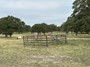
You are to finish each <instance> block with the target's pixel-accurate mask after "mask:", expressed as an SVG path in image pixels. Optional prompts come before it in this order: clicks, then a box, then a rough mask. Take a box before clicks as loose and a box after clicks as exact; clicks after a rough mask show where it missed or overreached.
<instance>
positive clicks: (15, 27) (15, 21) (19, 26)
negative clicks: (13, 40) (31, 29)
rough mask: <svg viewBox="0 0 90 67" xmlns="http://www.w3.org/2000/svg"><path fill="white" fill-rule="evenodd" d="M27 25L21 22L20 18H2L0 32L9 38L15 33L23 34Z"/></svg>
mask: <svg viewBox="0 0 90 67" xmlns="http://www.w3.org/2000/svg"><path fill="white" fill-rule="evenodd" d="M24 26H25V23H24V22H23V21H21V20H20V19H19V18H16V17H13V16H7V17H3V18H0V32H1V33H2V34H4V35H5V37H7V36H8V35H10V37H11V35H12V34H13V33H14V32H23V29H24Z"/></svg>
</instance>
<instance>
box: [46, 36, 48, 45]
mask: <svg viewBox="0 0 90 67" xmlns="http://www.w3.org/2000/svg"><path fill="white" fill-rule="evenodd" d="M46 46H47V47H48V39H47V35H46Z"/></svg>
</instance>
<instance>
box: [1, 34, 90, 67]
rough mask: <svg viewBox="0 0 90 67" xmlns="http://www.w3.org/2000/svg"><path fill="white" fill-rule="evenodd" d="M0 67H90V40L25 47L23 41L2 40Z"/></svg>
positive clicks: (74, 40) (13, 39)
mask: <svg viewBox="0 0 90 67" xmlns="http://www.w3.org/2000/svg"><path fill="white" fill-rule="evenodd" d="M15 36H17V35H15ZM0 67H90V39H89V38H86V39H68V43H67V44H60V45H49V47H45V46H27V47H24V46H23V41H22V39H20V40H17V39H16V38H15V37H13V38H0Z"/></svg>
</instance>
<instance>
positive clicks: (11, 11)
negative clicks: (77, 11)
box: [0, 0, 74, 26]
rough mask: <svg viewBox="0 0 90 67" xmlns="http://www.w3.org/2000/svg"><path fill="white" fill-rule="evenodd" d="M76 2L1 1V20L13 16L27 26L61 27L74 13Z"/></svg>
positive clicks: (62, 0) (52, 0)
mask: <svg viewBox="0 0 90 67" xmlns="http://www.w3.org/2000/svg"><path fill="white" fill-rule="evenodd" d="M73 1H74V0H0V18H1V17H6V16H8V15H12V16H15V17H18V18H20V19H21V20H22V21H24V22H25V23H26V24H29V25H31V26H32V25H34V24H36V23H47V24H56V25H58V26H60V25H61V24H62V23H63V22H65V21H66V19H67V17H68V16H70V15H71V13H72V3H73Z"/></svg>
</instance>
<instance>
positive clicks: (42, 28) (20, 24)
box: [0, 16, 60, 37]
mask: <svg viewBox="0 0 90 67" xmlns="http://www.w3.org/2000/svg"><path fill="white" fill-rule="evenodd" d="M53 31H60V27H58V26H57V25H54V24H50V25H48V24H46V23H41V24H34V25H33V26H32V27H31V26H30V25H26V24H25V22H24V21H21V19H19V18H17V17H14V16H7V17H3V18H0V33H1V34H4V35H5V37H8V36H10V37H11V36H12V35H13V33H14V32H17V33H25V32H32V33H33V32H37V33H44V34H45V33H46V32H53Z"/></svg>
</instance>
